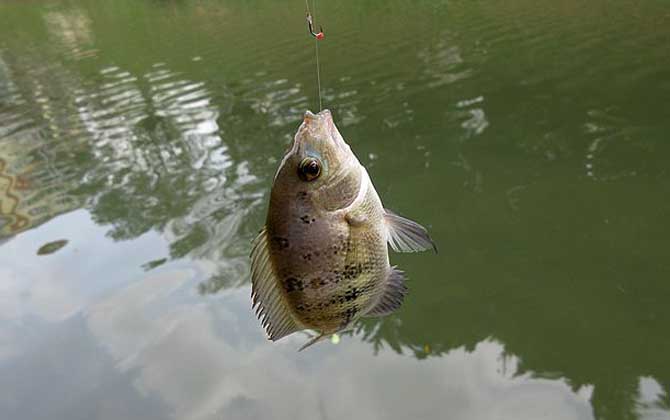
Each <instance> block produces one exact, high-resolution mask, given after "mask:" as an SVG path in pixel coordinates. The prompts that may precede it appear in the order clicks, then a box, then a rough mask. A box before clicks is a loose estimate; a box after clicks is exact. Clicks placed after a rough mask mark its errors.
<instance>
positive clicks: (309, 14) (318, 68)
mask: <svg viewBox="0 0 670 420" xmlns="http://www.w3.org/2000/svg"><path fill="white" fill-rule="evenodd" d="M305 7H306V8H307V21H308V22H309V30H310V32H311V33H312V35H313V36H314V52H315V55H316V86H317V90H318V93H319V112H320V111H321V110H322V109H323V104H322V100H321V66H320V64H319V40H320V39H323V30H321V31H320V32H319V33H318V34H315V33H314V31H313V30H312V19H313V17H314V16H316V0H312V9H313V10H314V14H312V12H311V11H310V10H309V0H305Z"/></svg>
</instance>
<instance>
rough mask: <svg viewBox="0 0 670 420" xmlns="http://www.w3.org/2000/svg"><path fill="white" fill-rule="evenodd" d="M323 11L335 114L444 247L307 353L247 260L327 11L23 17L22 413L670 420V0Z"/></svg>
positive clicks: (7, 6)
mask: <svg viewBox="0 0 670 420" xmlns="http://www.w3.org/2000/svg"><path fill="white" fill-rule="evenodd" d="M317 6H318V9H317V15H316V22H317V25H320V24H322V25H323V26H324V29H325V32H326V36H327V38H326V40H324V41H323V42H322V43H321V44H320V45H321V49H320V52H321V65H322V84H323V102H324V106H325V107H328V108H330V109H331V110H332V111H333V113H334V116H335V119H336V122H337V123H338V125H339V126H340V129H341V131H342V133H343V135H344V136H345V138H346V139H347V140H348V142H349V143H350V144H351V146H352V148H353V149H354V151H355V152H356V153H357V155H358V156H359V158H360V160H361V162H362V163H363V164H364V165H366V166H367V168H368V170H369V172H370V174H371V176H372V178H373V180H374V181H375V185H376V187H377V189H378V191H379V193H380V195H381V196H382V199H383V200H384V203H385V205H386V206H388V207H389V208H392V209H394V210H395V211H397V212H400V213H402V214H406V215H408V216H410V217H412V218H414V219H416V220H418V221H420V222H421V223H423V224H424V225H426V226H427V227H429V230H430V231H431V233H432V235H433V237H434V239H435V240H436V242H437V243H438V245H439V247H440V253H439V255H437V256H435V255H430V254H427V253H426V254H420V255H392V262H393V263H395V264H398V265H399V266H400V267H401V268H402V269H403V270H405V271H406V272H407V273H408V275H409V277H410V283H409V287H410V294H409V296H408V298H407V299H406V301H405V304H404V306H403V307H402V309H401V310H400V311H399V312H398V313H397V314H394V315H392V316H390V317H387V318H385V319H382V320H366V321H363V322H361V323H359V324H358V325H357V326H356V328H355V331H354V332H352V333H351V334H347V335H345V336H344V337H342V340H341V341H340V342H339V343H338V344H334V343H323V344H320V345H318V346H315V347H313V348H312V349H310V350H309V351H306V352H303V353H297V352H296V351H295V350H296V349H297V348H298V347H299V346H300V345H301V344H302V343H304V341H305V340H306V336H305V335H304V334H294V335H293V336H291V337H289V338H287V339H284V340H282V341H280V342H278V343H271V342H268V341H267V340H266V339H265V336H264V333H263V331H262V329H261V327H260V323H259V322H258V321H257V320H256V319H255V318H254V315H253V312H252V311H251V308H250V302H249V294H250V287H249V276H248V269H249V267H248V257H247V256H248V253H249V248H250V241H251V239H252V238H253V237H254V235H255V233H256V232H257V231H258V230H259V229H260V227H261V226H262V223H263V220H264V216H265V210H266V205H267V198H268V192H269V188H270V184H271V180H272V176H273V175H274V171H275V170H276V167H277V165H278V163H279V159H280V158H281V156H282V153H283V151H284V150H285V147H286V144H287V143H288V142H289V141H290V139H291V137H292V135H293V133H294V132H295V130H296V128H297V125H298V124H299V122H300V120H301V115H302V113H303V112H304V111H305V110H306V109H312V110H315V108H317V106H318V105H317V104H318V97H317V89H316V75H315V62H314V45H313V41H312V40H311V39H310V38H309V37H308V36H307V35H306V28H305V22H304V9H303V8H304V4H303V3H301V2H299V1H293V0H292V1H286V0H279V1H277V0H275V1H269V0H266V1H251V2H242V1H233V0H228V1H224V0H220V1H214V0H204V1H195V0H185V1H156V0H154V1H149V0H146V1H144V0H142V1H138V0H117V1H114V2H101V1H92V0H71V1H31V2H23V1H16V0H10V1H4V2H2V4H0V390H1V391H2V392H0V418H3V419H4V418H7V419H16V420H21V419H31V420H32V419H49V420H55V419H68V420H69V419H119V418H123V419H143V420H144V419H167V418H175V419H269V418H273V419H275V418H276V419H335V418H353V419H409V418H415V419H436V418H440V419H442V418H445V419H472V420H481V419H514V420H523V419H528V420H530V419H539V418H546V419H654V420H656V419H670V358H669V356H668V355H669V354H670V334H668V332H667V331H668V325H670V307H669V306H668V302H669V301H670V285H669V284H668V279H670V258H669V257H670V256H669V255H668V252H669V249H670V240H669V239H668V237H669V235H670V223H669V222H668V218H669V217H670V199H669V198H668V197H670V195H669V194H670V173H669V171H668V168H669V166H668V158H667V156H668V155H669V154H670V143H669V142H668V141H667V136H668V133H669V132H670V106H668V103H669V102H670V8H668V5H667V4H666V3H665V2H663V1H652V0H650V1H646V2H639V1H625V0H616V1H604V0H595V1H591V2H578V1H572V0H571V1H567V2H565V1H564V2H550V1H544V0H542V1H523V0H522V1H513V2H503V1H494V0H488V1H458V0H456V1H437V0H435V1H419V0H417V1H409V0H388V1H383V2H382V1H372V0H363V1H347V2H334V1H333V2H327V1H319V2H318V3H317Z"/></svg>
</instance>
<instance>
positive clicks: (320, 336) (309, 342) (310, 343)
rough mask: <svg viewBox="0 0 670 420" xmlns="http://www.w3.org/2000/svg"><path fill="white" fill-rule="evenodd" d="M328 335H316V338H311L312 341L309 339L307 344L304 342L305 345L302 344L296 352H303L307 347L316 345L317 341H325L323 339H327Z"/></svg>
mask: <svg viewBox="0 0 670 420" xmlns="http://www.w3.org/2000/svg"><path fill="white" fill-rule="evenodd" d="M330 335H331V334H326V333H321V334H319V335H317V336H316V337H313V338H312V339H310V340H309V341H308V342H306V343H305V344H303V345H302V347H300V348H299V349H298V351H303V350H305V349H306V348H307V347H310V346H312V345H314V344H316V343H318V342H319V341H322V340H325V339H326V338H327V337H329V336H330Z"/></svg>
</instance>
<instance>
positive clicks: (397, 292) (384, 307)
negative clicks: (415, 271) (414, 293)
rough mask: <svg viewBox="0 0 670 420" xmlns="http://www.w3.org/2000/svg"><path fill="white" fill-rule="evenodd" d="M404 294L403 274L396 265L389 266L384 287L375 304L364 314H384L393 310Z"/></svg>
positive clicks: (398, 305)
mask: <svg viewBox="0 0 670 420" xmlns="http://www.w3.org/2000/svg"><path fill="white" fill-rule="evenodd" d="M406 294H407V286H405V274H404V273H403V272H402V271H400V270H398V269H397V268H396V267H391V272H390V273H389V277H388V280H387V282H386V288H385V289H384V291H383V293H382V295H381V297H380V298H379V301H378V302H377V304H376V305H375V306H374V307H373V308H372V309H370V310H369V311H368V312H367V313H366V314H365V316H375V317H376V316H386V315H389V314H391V313H393V312H395V311H396V310H397V309H398V308H400V306H401V305H402V302H403V300H404V299H405V295H406Z"/></svg>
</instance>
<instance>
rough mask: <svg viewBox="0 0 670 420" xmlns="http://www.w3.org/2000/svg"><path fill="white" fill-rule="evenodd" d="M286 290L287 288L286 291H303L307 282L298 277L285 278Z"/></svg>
mask: <svg viewBox="0 0 670 420" xmlns="http://www.w3.org/2000/svg"><path fill="white" fill-rule="evenodd" d="M284 290H286V293H291V292H302V291H303V290H305V283H303V281H302V280H300V279H298V278H295V277H288V278H287V279H286V280H284Z"/></svg>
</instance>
